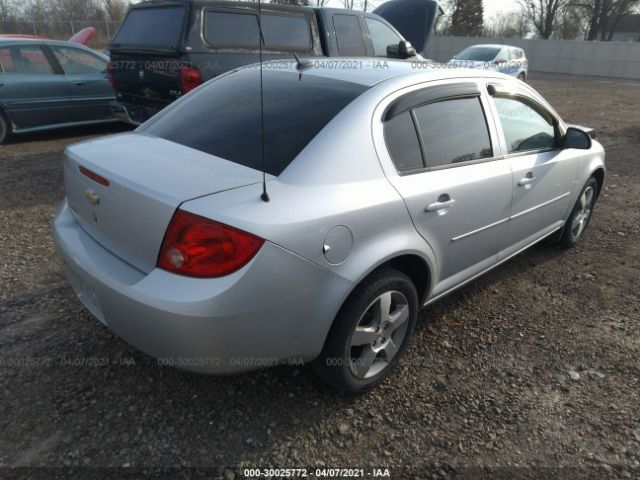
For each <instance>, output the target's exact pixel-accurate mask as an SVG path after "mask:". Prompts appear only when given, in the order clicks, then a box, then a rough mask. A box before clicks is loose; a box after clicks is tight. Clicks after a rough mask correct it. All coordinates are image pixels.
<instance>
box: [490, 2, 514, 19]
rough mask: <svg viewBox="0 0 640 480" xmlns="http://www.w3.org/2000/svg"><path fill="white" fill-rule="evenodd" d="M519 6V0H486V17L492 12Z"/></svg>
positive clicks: (508, 10) (510, 9)
mask: <svg viewBox="0 0 640 480" xmlns="http://www.w3.org/2000/svg"><path fill="white" fill-rule="evenodd" d="M518 8H519V6H518V2H517V0H484V18H485V20H486V19H488V18H489V16H490V15H491V14H494V13H497V12H500V11H501V10H502V11H505V12H510V11H512V10H517V9H518Z"/></svg>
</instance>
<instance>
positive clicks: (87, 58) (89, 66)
mask: <svg viewBox="0 0 640 480" xmlns="http://www.w3.org/2000/svg"><path fill="white" fill-rule="evenodd" d="M50 47H51V50H52V51H53V53H54V55H55V56H56V58H57V59H58V62H60V65H61V66H62V69H63V70H64V72H65V73H66V74H69V75H73V74H85V73H101V72H104V71H105V70H106V68H107V62H106V61H105V60H103V59H102V58H100V57H98V56H96V55H93V54H91V53H89V52H85V51H84V50H82V49H80V48H73V47H61V46H58V45H51V46H50Z"/></svg>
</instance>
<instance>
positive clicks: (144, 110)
mask: <svg viewBox="0 0 640 480" xmlns="http://www.w3.org/2000/svg"><path fill="white" fill-rule="evenodd" d="M110 107H111V114H112V115H113V116H114V117H116V118H117V119H118V120H121V121H123V122H125V123H128V124H130V125H135V126H138V125H142V124H143V123H144V122H146V121H147V120H149V119H150V118H151V117H153V116H154V115H155V114H156V113H158V112H159V111H160V110H161V109H157V108H151V107H145V106H142V105H135V104H132V103H126V102H111V103H110Z"/></svg>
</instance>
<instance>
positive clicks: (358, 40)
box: [333, 14, 367, 56]
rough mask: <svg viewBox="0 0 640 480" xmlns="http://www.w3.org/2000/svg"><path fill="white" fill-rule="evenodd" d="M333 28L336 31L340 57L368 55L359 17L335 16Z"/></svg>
mask: <svg viewBox="0 0 640 480" xmlns="http://www.w3.org/2000/svg"><path fill="white" fill-rule="evenodd" d="M333 26H334V28H335V29H336V40H337V42H338V52H339V53H340V55H345V56H349V55H354V56H364V55H366V54H367V49H366V47H365V45H364V37H363V36H362V28H361V27H360V20H359V19H358V17H356V16H355V15H342V14H339V15H334V16H333Z"/></svg>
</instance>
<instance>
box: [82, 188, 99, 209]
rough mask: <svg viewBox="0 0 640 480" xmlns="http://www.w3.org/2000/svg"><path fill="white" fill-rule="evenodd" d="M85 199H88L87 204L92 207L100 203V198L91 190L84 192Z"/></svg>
mask: <svg viewBox="0 0 640 480" xmlns="http://www.w3.org/2000/svg"><path fill="white" fill-rule="evenodd" d="M84 198H86V199H87V202H89V203H90V204H91V205H98V204H99V203H100V197H99V196H98V194H97V193H96V192H94V191H93V190H91V189H89V190H86V191H85V192H84Z"/></svg>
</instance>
